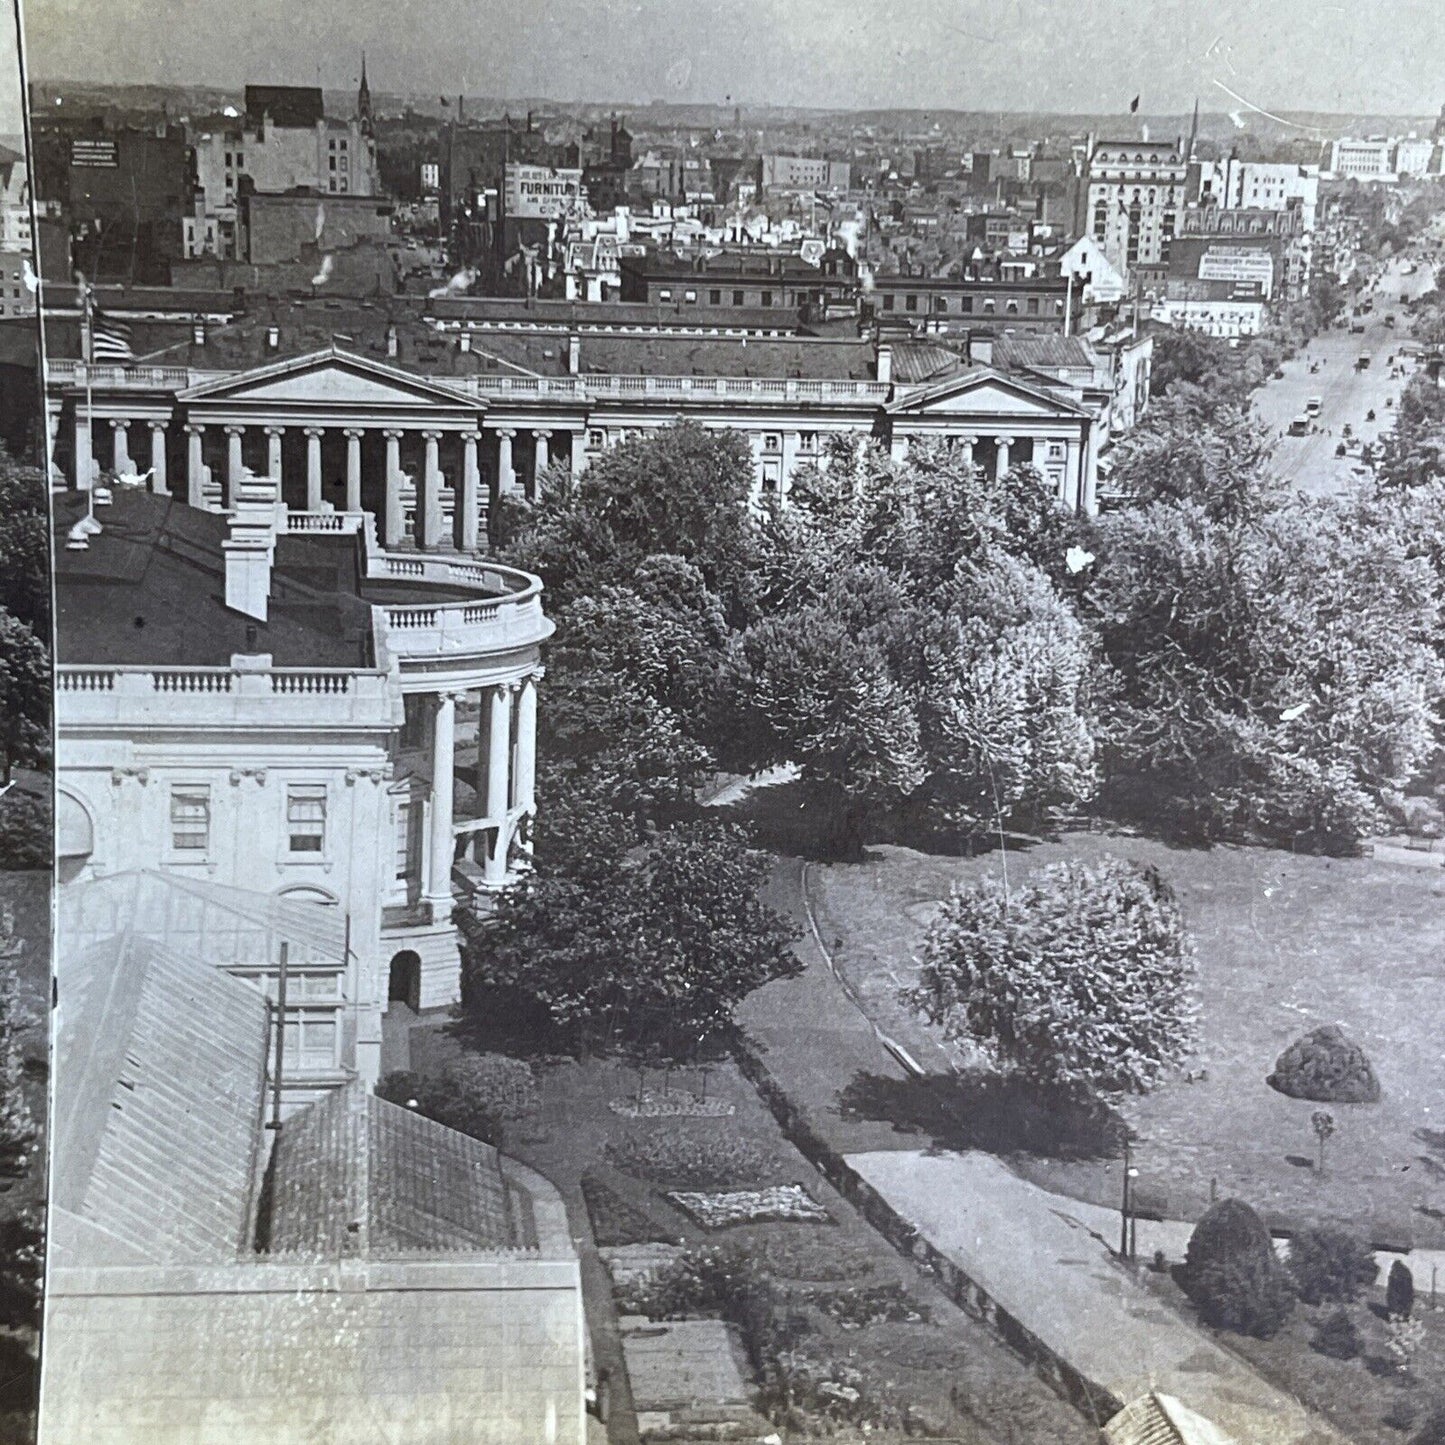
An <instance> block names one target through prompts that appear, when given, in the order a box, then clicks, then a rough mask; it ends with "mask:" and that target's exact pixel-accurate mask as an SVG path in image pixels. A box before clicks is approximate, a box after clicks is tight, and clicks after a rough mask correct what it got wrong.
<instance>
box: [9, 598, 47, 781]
mask: <svg viewBox="0 0 1445 1445" xmlns="http://www.w3.org/2000/svg"><path fill="white" fill-rule="evenodd" d="M0 750H3V778H0V781H4V782H7V783H8V782H9V781H10V772H11V769H12V767H13V766H14V765H15V764H16V763H21V764H32V765H35V764H42V763H45V762H47V761H48V760H49V756H50V650H49V648H47V647H46V645H45V644H44V643H43V642H41V640H40V639H39V638H38V637H37V636H36V635H35V633H34V632H33V631H31V629H30V628H29V627H28V626H27V625H26V624H25V623H23V622H21V621H20V619H19V618H17V617H14V616H12V615H11V614H10V613H9V612H6V611H4V610H3V609H0Z"/></svg>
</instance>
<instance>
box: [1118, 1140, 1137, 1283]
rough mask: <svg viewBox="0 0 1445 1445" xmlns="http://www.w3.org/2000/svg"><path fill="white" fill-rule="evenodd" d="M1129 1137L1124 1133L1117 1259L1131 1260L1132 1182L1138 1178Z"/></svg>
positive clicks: (1134, 1228)
mask: <svg viewBox="0 0 1445 1445" xmlns="http://www.w3.org/2000/svg"><path fill="white" fill-rule="evenodd" d="M1131 1142H1132V1141H1131V1136H1130V1134H1129V1131H1128V1130H1127V1129H1125V1131H1124V1187H1123V1196H1122V1198H1121V1199H1120V1201H1119V1258H1120V1259H1133V1258H1134V1252H1135V1247H1136V1245H1137V1242H1138V1238H1137V1223H1136V1220H1135V1218H1134V1181H1135V1180H1136V1179H1137V1178H1138V1177H1139V1171H1138V1170H1137V1169H1136V1168H1135V1167H1134V1156H1133V1151H1132V1150H1131V1148H1130V1144H1131Z"/></svg>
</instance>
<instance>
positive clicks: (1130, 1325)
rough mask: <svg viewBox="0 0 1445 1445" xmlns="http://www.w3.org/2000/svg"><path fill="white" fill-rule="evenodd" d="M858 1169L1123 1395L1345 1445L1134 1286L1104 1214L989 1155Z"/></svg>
mask: <svg viewBox="0 0 1445 1445" xmlns="http://www.w3.org/2000/svg"><path fill="white" fill-rule="evenodd" d="M848 1163H849V1164H850V1165H851V1166H852V1168H853V1169H854V1170H856V1171H857V1173H858V1174H860V1175H861V1176H862V1177H863V1178H864V1179H865V1180H866V1181H867V1182H868V1183H869V1184H870V1185H872V1187H873V1188H874V1189H876V1190H877V1191H878V1193H879V1194H881V1195H882V1196H883V1198H885V1199H886V1200H887V1201H888V1203H889V1204H890V1205H891V1206H892V1207H893V1209H894V1210H896V1211H897V1212H898V1213H899V1214H901V1215H902V1216H903V1217H904V1218H905V1219H907V1220H908V1221H909V1222H910V1223H911V1224H913V1225H914V1226H915V1227H916V1228H917V1229H918V1231H919V1232H920V1233H921V1234H922V1235H923V1236H924V1237H925V1238H926V1239H928V1240H929V1242H930V1243H931V1244H933V1245H934V1246H935V1248H937V1249H938V1250H939V1251H940V1252H941V1253H942V1254H944V1255H945V1256H947V1257H948V1258H949V1259H951V1260H953V1261H954V1262H955V1263H956V1264H957V1265H958V1266H959V1268H960V1269H962V1270H963V1271H964V1272H965V1273H966V1274H967V1275H968V1276H969V1277H970V1278H971V1279H973V1280H974V1281H976V1282H977V1283H978V1284H979V1285H981V1286H982V1287H983V1288H984V1289H985V1290H986V1291H987V1292H988V1293H989V1295H990V1296H991V1297H992V1298H993V1299H994V1300H996V1301H997V1302H998V1304H999V1306H1000V1307H1001V1308H1003V1309H1005V1310H1007V1311H1008V1312H1009V1313H1010V1314H1011V1315H1013V1317H1014V1318H1015V1319H1017V1320H1019V1321H1020V1322H1021V1323H1022V1324H1024V1325H1025V1326H1026V1327H1027V1328H1028V1329H1029V1330H1030V1331H1032V1332H1033V1333H1034V1334H1035V1335H1037V1336H1038V1338H1039V1339H1040V1340H1041V1341H1043V1343H1044V1344H1045V1345H1047V1346H1048V1347H1049V1348H1050V1349H1051V1350H1052V1351H1053V1352H1054V1353H1056V1354H1057V1355H1058V1356H1059V1357H1060V1358H1062V1359H1065V1360H1067V1361H1068V1362H1069V1363H1070V1364H1071V1365H1072V1366H1073V1367H1074V1368H1075V1369H1076V1370H1078V1371H1079V1373H1080V1374H1082V1375H1083V1376H1084V1377H1085V1378H1086V1379H1088V1380H1090V1381H1091V1382H1093V1383H1094V1384H1097V1385H1100V1386H1102V1387H1103V1388H1105V1389H1107V1390H1108V1391H1109V1392H1110V1393H1111V1394H1113V1395H1114V1396H1115V1397H1116V1398H1118V1399H1121V1400H1133V1399H1135V1398H1136V1397H1137V1396H1139V1395H1141V1394H1144V1393H1145V1392H1146V1391H1149V1390H1162V1391H1163V1392H1164V1393H1165V1394H1168V1395H1172V1396H1174V1397H1175V1398H1176V1399H1179V1400H1182V1401H1183V1402H1184V1403H1185V1404H1186V1405H1187V1406H1188V1407H1189V1408H1190V1409H1191V1410H1194V1411H1197V1412H1198V1413H1199V1414H1201V1415H1203V1416H1205V1417H1206V1418H1207V1419H1209V1420H1211V1421H1213V1422H1214V1423H1215V1424H1216V1425H1218V1426H1219V1427H1220V1428H1221V1429H1223V1430H1225V1431H1227V1432H1228V1433H1229V1434H1231V1435H1232V1436H1234V1438H1235V1439H1236V1440H1238V1441H1240V1442H1241V1445H1344V1441H1345V1437H1344V1436H1342V1435H1340V1434H1338V1433H1337V1432H1336V1431H1335V1430H1334V1429H1333V1428H1332V1427H1330V1426H1329V1425H1327V1424H1326V1423H1325V1422H1324V1421H1323V1420H1321V1419H1319V1418H1318V1417H1316V1416H1314V1415H1312V1414H1310V1412H1309V1411H1307V1410H1306V1409H1305V1408H1304V1407H1303V1406H1302V1405H1301V1404H1300V1403H1299V1401H1297V1400H1295V1399H1293V1398H1291V1397H1290V1396H1288V1395H1286V1394H1284V1393H1282V1392H1281V1391H1279V1390H1277V1389H1276V1388H1275V1387H1274V1386H1272V1385H1270V1384H1269V1383H1268V1382H1266V1381H1265V1380H1264V1379H1263V1378H1262V1377H1261V1376H1260V1375H1258V1374H1257V1373H1256V1372H1255V1371H1254V1370H1253V1369H1251V1368H1250V1367H1249V1365H1247V1364H1246V1363H1245V1362H1244V1361H1243V1360H1241V1359H1238V1358H1237V1357H1236V1356H1234V1355H1232V1354H1230V1353H1229V1352H1228V1351H1227V1350H1225V1349H1223V1348H1221V1347H1220V1346H1219V1345H1217V1344H1215V1343H1214V1341H1213V1340H1212V1339H1210V1338H1209V1337H1208V1336H1207V1335H1205V1334H1203V1333H1202V1332H1200V1331H1199V1330H1196V1329H1195V1328H1193V1326H1191V1325H1190V1324H1188V1323H1187V1322H1186V1321H1185V1320H1183V1319H1181V1318H1180V1317H1179V1316H1178V1315H1176V1314H1175V1313H1174V1312H1173V1311H1172V1310H1170V1309H1169V1308H1167V1307H1166V1306H1165V1305H1163V1304H1161V1303H1160V1302H1159V1301H1158V1300H1156V1299H1155V1298H1154V1297H1153V1296H1152V1295H1151V1294H1149V1293H1148V1291H1147V1290H1145V1289H1144V1288H1143V1287H1142V1286H1141V1285H1140V1284H1138V1283H1136V1282H1135V1281H1134V1280H1133V1279H1132V1278H1130V1276H1129V1275H1128V1273H1127V1272H1126V1271H1125V1270H1124V1269H1122V1268H1121V1267H1120V1266H1119V1265H1117V1264H1116V1263H1115V1262H1114V1261H1113V1260H1112V1259H1111V1258H1110V1254H1109V1247H1108V1244H1107V1242H1106V1239H1105V1238H1104V1237H1103V1236H1101V1235H1100V1234H1099V1233H1098V1232H1097V1229H1096V1226H1097V1225H1098V1224H1100V1223H1101V1222H1103V1221H1101V1220H1099V1219H1097V1218H1090V1217H1089V1216H1090V1215H1091V1214H1105V1213H1106V1211H1102V1210H1096V1209H1094V1208H1093V1207H1091V1206H1088V1205H1075V1204H1074V1202H1073V1201H1072V1200H1064V1199H1060V1198H1059V1197H1058V1196H1056V1195H1052V1194H1048V1193H1046V1192H1045V1191H1043V1190H1041V1189H1039V1188H1037V1187H1036V1186H1035V1185H1032V1184H1029V1183H1028V1182H1027V1181H1025V1180H1023V1179H1020V1178H1019V1177H1018V1176H1017V1175H1015V1174H1013V1173H1011V1172H1010V1171H1009V1170H1008V1169H1007V1168H1006V1167H1005V1166H1004V1165H1003V1164H1001V1163H1000V1162H999V1161H998V1160H996V1159H994V1158H992V1157H991V1156H989V1155H986V1154H932V1153H929V1152H926V1151H921V1150H920V1151H912V1152H900V1151H894V1150H889V1151H887V1152H883V1153H868V1154H852V1155H849V1156H848ZM1112 1222H1115V1223H1117V1220H1116V1219H1115V1220H1114V1221H1112ZM1144 1243H1145V1235H1144V1231H1143V1227H1142V1226H1141V1239H1140V1246H1141V1249H1142V1247H1143V1245H1144Z"/></svg>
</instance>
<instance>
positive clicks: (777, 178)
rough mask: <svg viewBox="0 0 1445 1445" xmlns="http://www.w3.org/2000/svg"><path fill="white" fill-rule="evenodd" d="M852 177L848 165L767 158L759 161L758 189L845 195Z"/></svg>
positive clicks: (805, 158) (810, 160)
mask: <svg viewBox="0 0 1445 1445" xmlns="http://www.w3.org/2000/svg"><path fill="white" fill-rule="evenodd" d="M851 177H852V167H851V166H850V165H849V163H848V162H847V161H830V160H820V159H814V158H812V157H807V156H777V155H765V156H762V157H761V158H760V159H759V161H758V187H759V189H760V190H761V191H763V192H764V193H767V192H788V191H846V190H847V189H848V187H849V184H850V181H851Z"/></svg>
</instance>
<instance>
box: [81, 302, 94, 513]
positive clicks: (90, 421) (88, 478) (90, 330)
mask: <svg viewBox="0 0 1445 1445" xmlns="http://www.w3.org/2000/svg"><path fill="white" fill-rule="evenodd" d="M80 285H81V321H82V324H83V326H84V327H85V338H84V340H85V350H86V358H85V441H86V447H85V450H86V453H87V455H86V458H85V515H86V516H87V517H94V516H95V414H94V404H93V398H92V387H93V384H94V382H93V378H94V374H95V320H94V317H93V316H92V314H91V295H90V287H89V286H88V285H87V284H86V281H85V278H84V277H83V276H82V277H81V279H80Z"/></svg>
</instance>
